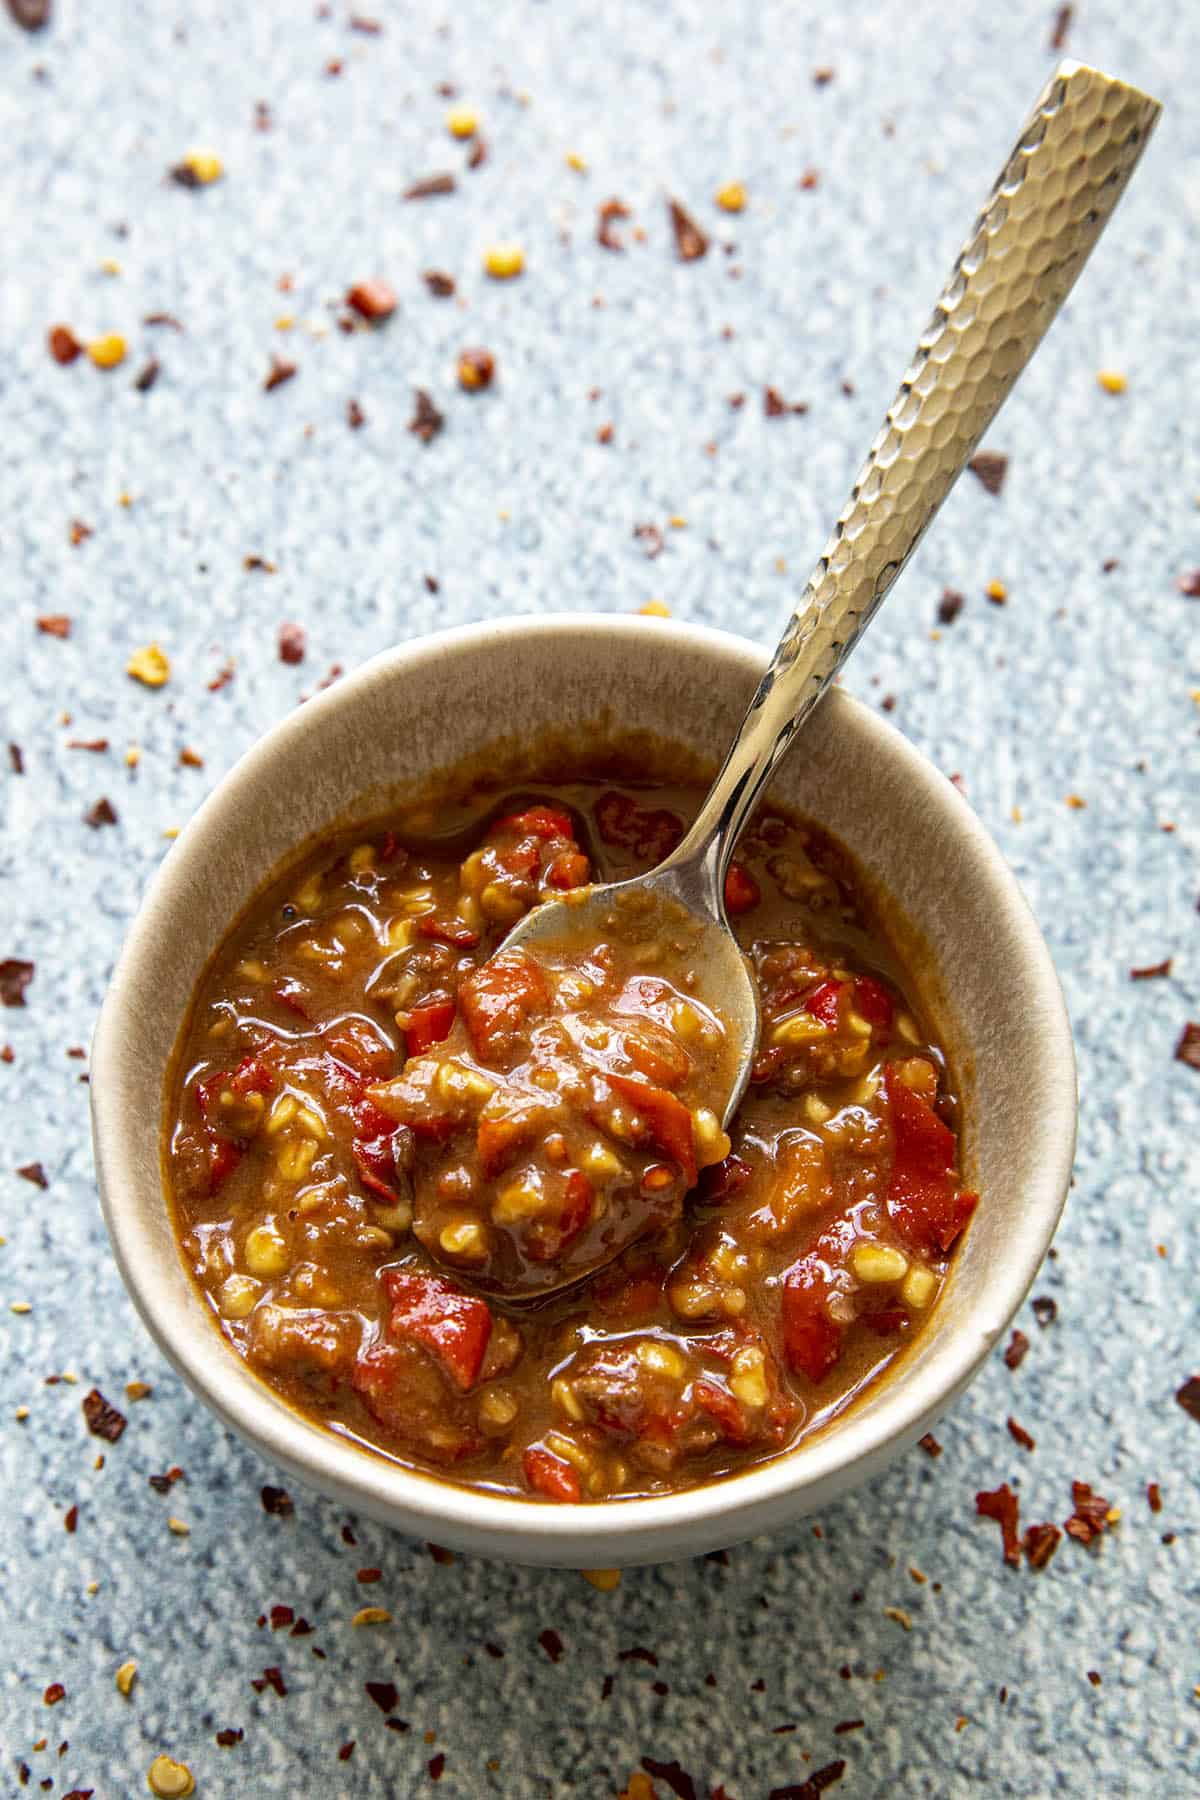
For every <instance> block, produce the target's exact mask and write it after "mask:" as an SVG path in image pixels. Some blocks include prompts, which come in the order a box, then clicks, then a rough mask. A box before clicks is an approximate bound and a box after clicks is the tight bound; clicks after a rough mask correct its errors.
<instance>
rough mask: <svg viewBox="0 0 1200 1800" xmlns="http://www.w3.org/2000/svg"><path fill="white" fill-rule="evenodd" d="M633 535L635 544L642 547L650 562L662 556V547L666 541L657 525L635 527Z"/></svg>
mask: <svg viewBox="0 0 1200 1800" xmlns="http://www.w3.org/2000/svg"><path fill="white" fill-rule="evenodd" d="M633 535H634V540H635V542H637V543H639V544H640V545H641V546H642V550H643V551H644V553H645V554H646V555H647V556H648V557H649V558H650V560H651V561H653V560H654V558H655V557H656V556H661V555H662V552H663V545H664V543H665V541H666V540H665V539H664V537H663V534H662V532H661V531H660V530H659V528H658V526H657V525H651V524H644V525H635V526H634V528H633Z"/></svg>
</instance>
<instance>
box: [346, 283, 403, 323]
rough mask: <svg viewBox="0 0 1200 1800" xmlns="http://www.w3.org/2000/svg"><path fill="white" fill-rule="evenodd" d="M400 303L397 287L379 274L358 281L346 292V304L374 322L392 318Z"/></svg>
mask: <svg viewBox="0 0 1200 1800" xmlns="http://www.w3.org/2000/svg"><path fill="white" fill-rule="evenodd" d="M399 304H400V302H399V300H398V298H397V295H396V290H395V288H393V287H391V286H390V285H389V283H388V282H386V281H381V280H380V279H379V278H378V276H376V277H373V278H372V279H371V280H369V281H356V282H355V284H354V286H353V287H352V288H349V289H347V292H346V305H347V306H349V307H352V308H353V309H354V311H355V312H356V313H357V314H358V315H359V317H360V318H361V319H368V320H370V322H371V323H372V324H379V323H380V322H381V321H382V320H384V319H390V318H391V316H392V314H393V313H394V312H395V310H396V308H397V306H398V305H399Z"/></svg>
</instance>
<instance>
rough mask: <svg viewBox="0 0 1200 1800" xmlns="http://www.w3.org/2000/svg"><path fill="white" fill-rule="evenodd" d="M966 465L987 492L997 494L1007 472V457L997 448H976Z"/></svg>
mask: <svg viewBox="0 0 1200 1800" xmlns="http://www.w3.org/2000/svg"><path fill="white" fill-rule="evenodd" d="M967 467H968V469H970V471H971V473H972V475H974V476H976V478H977V479H978V480H979V481H981V482H982V483H983V486H984V487H985V488H986V489H987V491H988V493H989V494H998V493H999V492H1000V489H1001V488H1002V487H1003V486H1004V478H1005V476H1006V475H1007V474H1008V458H1007V456H1001V455H1000V453H999V451H998V450H977V451H976V452H975V454H974V456H973V457H972V458H971V460H970V462H969V463H968V464H967Z"/></svg>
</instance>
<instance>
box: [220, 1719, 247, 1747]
mask: <svg viewBox="0 0 1200 1800" xmlns="http://www.w3.org/2000/svg"><path fill="white" fill-rule="evenodd" d="M245 1735H246V1733H245V1731H244V1730H243V1729H242V1727H241V1726H240V1725H225V1726H223V1727H222V1729H221V1730H220V1731H218V1733H217V1743H218V1744H219V1745H220V1746H221V1748H222V1750H232V1749H233V1747H234V1745H235V1744H240V1743H241V1741H242V1739H243V1738H244V1737H245Z"/></svg>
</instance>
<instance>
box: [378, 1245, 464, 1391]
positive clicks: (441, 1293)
mask: <svg viewBox="0 0 1200 1800" xmlns="http://www.w3.org/2000/svg"><path fill="white" fill-rule="evenodd" d="M381 1279H382V1282H383V1291H384V1293H385V1294H386V1295H387V1297H388V1299H389V1301H390V1302H391V1307H392V1311H391V1316H390V1318H389V1319H388V1327H387V1328H388V1335H389V1336H390V1337H393V1338H400V1339H403V1338H408V1339H410V1340H411V1341H413V1342H415V1343H418V1344H424V1345H425V1346H426V1347H427V1348H428V1349H430V1350H432V1351H433V1353H434V1355H435V1356H437V1357H439V1358H440V1359H441V1361H442V1363H443V1365H444V1367H445V1369H446V1372H447V1373H448V1374H449V1375H450V1377H451V1379H452V1380H453V1381H454V1382H455V1383H456V1384H457V1386H458V1387H460V1388H461V1389H462V1390H463V1392H464V1393H465V1392H466V1391H467V1389H468V1388H469V1387H470V1386H471V1385H472V1384H473V1382H475V1381H476V1380H477V1379H478V1376H479V1371H480V1369H481V1368H482V1366H483V1358H484V1352H485V1351H486V1350H487V1347H488V1339H489V1338H490V1337H491V1335H492V1315H491V1313H490V1312H489V1311H488V1308H487V1305H486V1303H485V1302H484V1301H482V1300H480V1299H479V1298H478V1297H477V1296H476V1295H474V1294H464V1293H463V1291H462V1289H461V1288H457V1287H455V1286H453V1284H452V1283H451V1282H449V1281H444V1280H443V1279H442V1278H441V1276H440V1275H420V1274H416V1273H414V1272H412V1271H411V1270H408V1269H385V1270H384V1272H383V1275H382V1277H381Z"/></svg>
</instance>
